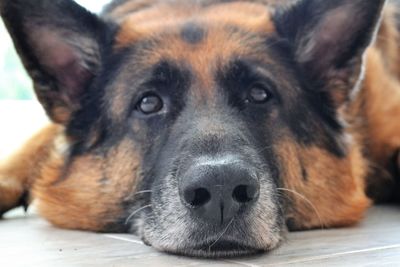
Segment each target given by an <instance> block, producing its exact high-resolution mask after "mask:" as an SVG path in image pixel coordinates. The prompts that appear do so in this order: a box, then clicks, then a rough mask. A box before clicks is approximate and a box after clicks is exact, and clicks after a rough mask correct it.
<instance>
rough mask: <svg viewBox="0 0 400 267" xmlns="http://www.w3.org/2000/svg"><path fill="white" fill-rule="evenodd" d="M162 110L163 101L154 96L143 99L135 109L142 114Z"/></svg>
mask: <svg viewBox="0 0 400 267" xmlns="http://www.w3.org/2000/svg"><path fill="white" fill-rule="evenodd" d="M162 108H163V101H162V100H161V98H160V97H159V96H157V95H155V94H151V95H147V96H145V97H143V98H142V99H141V100H140V101H139V103H138V106H137V109H138V110H139V111H140V112H142V113H144V114H152V113H156V112H159V111H160V110H161V109H162Z"/></svg>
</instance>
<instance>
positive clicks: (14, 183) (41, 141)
mask: <svg viewBox="0 0 400 267" xmlns="http://www.w3.org/2000/svg"><path fill="white" fill-rule="evenodd" d="M258 2H263V1H258ZM264 2H265V1H264ZM269 2H271V1H269ZM153 3H157V1H155V0H154V1H146V0H144V1H137V2H133V3H129V2H128V3H126V4H124V5H121V6H120V7H118V8H116V9H115V10H114V11H113V12H112V13H111V15H110V16H111V17H114V18H119V19H118V21H119V22H121V25H122V30H121V31H120V33H119V34H118V37H117V43H116V46H115V49H121V48H123V47H126V46H127V45H130V44H132V43H134V42H136V41H137V40H139V39H140V40H142V39H143V38H148V37H151V36H157V33H160V32H162V30H163V28H164V27H166V26H171V25H174V27H175V26H176V27H175V28H176V29H180V28H181V27H180V26H182V25H183V22H184V21H187V19H188V18H191V20H192V21H194V22H196V23H199V25H202V24H210V25H218V26H215V27H208V28H207V29H208V32H207V37H206V40H205V41H203V42H201V44H199V45H198V46H192V45H188V44H185V43H184V42H182V41H181V39H180V38H172V37H171V39H165V40H164V39H163V43H165V46H164V47H161V48H160V49H159V50H158V53H156V54H150V53H149V54H146V53H143V58H142V59H141V60H142V62H141V63H142V65H146V66H148V65H151V64H155V63H157V62H158V61H159V60H160V59H162V58H170V59H174V60H177V61H179V60H181V59H186V60H187V61H188V62H190V64H192V66H193V68H194V71H195V72H196V73H198V74H200V78H199V84H198V87H199V88H203V89H204V91H202V92H201V93H202V94H206V95H210V94H211V95H212V92H210V91H207V90H210V89H211V88H213V86H212V84H210V82H209V81H211V80H212V79H210V77H211V76H210V75H212V71H213V70H214V69H215V68H213V66H212V64H213V63H214V62H215V60H214V59H215V58H219V60H220V62H224V60H225V62H226V61H227V60H228V59H229V58H231V57H232V55H238V56H240V54H241V53H245V54H246V55H247V56H249V55H250V56H253V57H254V58H257V59H260V56H259V53H258V51H254V49H253V47H243V46H242V45H241V44H240V42H237V41H232V40H234V38H232V40H230V38H229V36H227V35H224V32H223V31H222V30H221V28H220V27H223V25H224V24H226V23H228V22H229V24H238V25H240V26H241V27H244V28H245V29H248V30H250V32H253V33H260V32H263V33H270V34H273V33H274V31H275V29H274V26H273V23H272V21H271V17H270V14H269V13H268V12H267V8H265V7H264V6H262V5H260V4H257V3H245V2H243V3H228V4H220V5H215V6H210V7H206V8H204V9H202V10H201V11H199V9H198V8H200V7H194V8H193V7H190V9H189V7H188V6H185V5H183V6H181V7H180V8H176V7H175V6H173V7H170V6H168V5H167V4H160V5H159V6H152V4H153ZM142 8H143V9H144V10H143V11H141V12H138V13H134V14H131V12H132V11H134V10H138V9H142ZM194 14H196V15H194ZM393 16H394V11H393V10H391V8H390V6H388V7H387V9H386V11H385V16H384V19H383V24H382V27H381V31H380V33H379V35H378V38H377V42H376V44H375V45H373V46H371V47H370V48H369V50H368V52H367V53H366V60H365V63H366V78H365V81H364V82H363V88H362V89H361V90H362V91H361V93H360V94H358V95H357V98H356V99H353V102H352V104H351V105H350V106H346V107H342V109H341V114H342V116H343V117H345V118H346V119H347V120H348V121H352V122H353V124H352V126H351V127H349V128H348V129H347V130H348V132H349V133H351V134H352V136H353V138H352V139H346V138H347V136H343V137H342V138H343V140H341V142H350V143H351V144H350V150H349V151H348V154H347V157H346V158H344V159H340V158H336V157H335V156H333V155H331V154H329V153H327V152H325V151H324V150H322V149H320V148H318V147H307V148H306V147H301V146H299V145H297V144H295V142H293V141H290V138H291V137H290V136H286V137H285V138H284V139H283V140H282V141H281V142H280V143H278V144H276V145H275V146H276V149H277V150H278V151H279V153H278V154H279V159H280V162H281V164H282V169H283V170H284V173H283V177H284V181H283V186H284V187H285V188H286V189H287V190H290V191H292V192H289V191H287V192H283V193H284V194H285V195H287V197H288V198H289V199H290V201H291V205H292V206H291V207H290V208H289V210H288V211H289V214H288V218H291V219H293V220H294V222H295V224H296V226H297V227H299V228H315V227H321V226H322V227H333V226H345V225H351V224H354V223H356V222H358V221H359V220H360V219H361V218H362V216H363V214H364V212H365V210H366V209H367V208H368V207H369V206H370V204H371V200H369V199H368V198H367V196H366V194H365V189H366V181H365V180H364V178H365V176H366V174H367V173H368V172H369V171H370V168H371V166H372V165H374V167H378V168H381V169H384V168H386V165H387V164H388V162H389V159H390V158H391V157H392V156H393V154H394V153H395V151H396V150H397V149H399V148H400V123H399V120H400V119H399V118H400V104H399V103H400V85H399V80H398V79H399V75H400V70H399V63H400V62H399V60H400V56H399V52H398V51H399V48H398V44H399V34H398V32H397V31H396V30H395V25H394V23H395V22H394V18H393ZM160 17H163V19H160ZM249 18H250V19H249ZM160 21H161V23H160ZM178 26H179V27H178ZM176 35H179V31H178V30H177V32H176ZM221 43H223V44H224V47H225V49H224V50H223V52H222V53H221V50H220V49H215V47H218V45H220V44H221ZM254 47H256V45H255V46H254ZM198 55H201V58H199V56H198ZM261 59H262V60H265V61H268V58H261ZM210 64H211V65H210ZM125 71H126V72H128V71H129V68H127V70H125ZM124 75H125V77H127V75H129V73H122V74H121V75H120V76H119V77H124ZM121 79H123V78H121ZM114 83H115V86H114V88H115V90H113V91H112V92H108V93H109V94H115V95H114V96H113V97H110V99H116V100H114V102H113V103H110V105H111V110H112V112H113V114H112V115H113V116H114V119H118V118H120V117H121V116H122V113H123V112H124V110H125V109H124V107H126V106H127V105H129V103H128V100H129V99H127V98H126V97H125V98H124V95H125V92H126V90H127V88H126V86H125V85H124V83H123V82H122V81H118V80H116V81H115V82H114ZM115 96H116V97H115ZM339 98H340V96H337V102H338V103H339V102H342V99H339ZM359 121H362V123H358V122H359ZM134 127H137V125H136V126H134ZM60 131H62V127H61V126H55V125H53V126H50V127H49V128H46V129H44V130H43V131H42V132H41V133H40V134H39V135H38V136H35V137H34V138H33V139H32V140H31V141H29V142H28V143H27V144H26V145H25V146H24V147H23V149H22V150H21V151H20V152H19V153H17V154H16V155H15V156H14V157H12V158H11V159H10V161H8V162H7V163H5V164H3V165H2V167H1V168H0V204H1V206H0V211H5V210H8V209H10V208H12V207H14V206H16V205H18V201H19V200H20V198H21V196H22V194H23V193H24V192H26V191H27V190H28V189H29V188H31V187H32V188H33V197H34V198H37V199H38V200H39V211H40V213H41V214H42V215H43V216H44V217H46V218H47V219H48V220H50V221H51V222H53V223H54V224H56V225H58V226H61V227H65V228H73V229H85V230H95V231H101V230H103V229H104V228H105V227H107V224H108V223H110V222H111V221H113V220H114V219H115V217H119V216H121V212H122V210H121V202H123V201H124V198H125V197H126V196H130V197H131V198H132V196H133V195H134V192H135V189H136V184H137V182H138V181H137V177H136V176H134V179H132V173H137V172H138V171H139V166H140V158H139V155H136V154H132V152H129V151H130V150H128V149H126V147H129V146H132V145H133V144H131V143H130V142H129V141H128V140H125V141H123V142H122V143H120V144H119V145H118V146H117V147H115V148H114V149H113V150H112V152H111V153H109V154H107V155H103V154H100V155H97V156H82V157H77V158H75V159H74V161H73V162H72V163H71V164H72V165H71V166H72V167H71V168H70V170H69V172H68V173H65V172H63V164H64V161H65V156H66V155H65V154H64V153H65V151H63V149H62V147H63V142H64V143H66V145H68V142H70V141H69V140H65V139H64V138H65V137H64V136H63V135H62V134H61V133H60ZM364 148H367V151H368V152H369V153H370V154H369V155H367V156H368V157H370V159H371V161H368V160H367V159H365V158H364V157H363V156H362V153H363V151H364ZM297 158H298V159H301V162H298V161H293V160H291V159H297ZM110 159H112V160H110ZM302 166H303V167H304V168H305V170H306V172H307V174H308V178H307V180H303V179H300V178H299V177H301V176H302V174H301V173H302ZM75 170H79V171H75ZM103 173H104V174H107V175H108V174H109V177H103ZM61 174H63V175H64V176H65V177H60V176H61ZM103 178H104V179H103ZM376 179H378V180H379V177H376ZM293 192H294V193H293ZM300 195H301V196H300Z"/></svg>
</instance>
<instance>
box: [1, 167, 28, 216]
mask: <svg viewBox="0 0 400 267" xmlns="http://www.w3.org/2000/svg"><path fill="white" fill-rule="evenodd" d="M27 200H28V197H27V193H26V192H25V190H24V188H23V186H22V185H21V184H20V183H18V181H16V180H15V179H12V178H9V177H4V176H1V175H0V218H1V216H2V215H3V214H4V213H6V212H7V211H9V210H11V209H13V208H16V207H19V206H24V207H25V209H26V208H27V207H28V204H27V203H28V201H27Z"/></svg>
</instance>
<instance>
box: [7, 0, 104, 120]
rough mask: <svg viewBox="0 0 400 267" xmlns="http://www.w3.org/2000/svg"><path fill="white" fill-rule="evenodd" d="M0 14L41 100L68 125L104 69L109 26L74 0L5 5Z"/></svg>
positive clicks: (16, 1)
mask: <svg viewBox="0 0 400 267" xmlns="http://www.w3.org/2000/svg"><path fill="white" fill-rule="evenodd" d="M0 12H1V16H2V17H3V20H4V22H5V25H6V27H7V29H8V31H9V32H10V35H11V37H12V39H13V41H14V44H15V47H16V49H17V51H18V53H19V55H20V57H21V59H22V61H23V63H24V66H25V68H26V69H27V71H28V73H29V74H30V76H31V77H32V80H33V83H34V88H35V92H36V95H37V97H38V99H39V101H40V102H41V103H42V105H43V106H44V108H45V109H46V112H47V114H48V115H49V116H50V118H51V119H52V120H53V121H55V122H57V123H67V122H68V120H69V118H70V116H71V113H73V112H74V111H76V110H77V109H79V105H80V100H81V98H82V96H83V95H84V93H85V90H86V89H87V88H88V87H89V86H90V83H91V81H92V79H93V78H94V77H95V76H96V74H97V72H98V71H99V69H100V64H101V54H102V51H101V50H102V46H103V44H104V43H105V38H106V36H107V34H106V32H107V26H106V24H105V23H104V22H102V21H101V20H100V19H99V18H98V17H97V16H96V15H94V14H92V13H90V12H88V11H86V10H85V9H84V8H82V7H81V6H79V5H78V4H76V3H75V2H74V1H71V0H0Z"/></svg>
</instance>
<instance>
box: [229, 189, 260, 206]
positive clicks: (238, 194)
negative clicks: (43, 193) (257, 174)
mask: <svg viewBox="0 0 400 267" xmlns="http://www.w3.org/2000/svg"><path fill="white" fill-rule="evenodd" d="M232 197H233V199H234V200H235V201H237V202H239V203H247V202H250V201H252V200H254V199H255V198H256V197H257V188H256V187H255V186H252V185H238V186H236V187H235V189H233V193H232Z"/></svg>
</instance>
